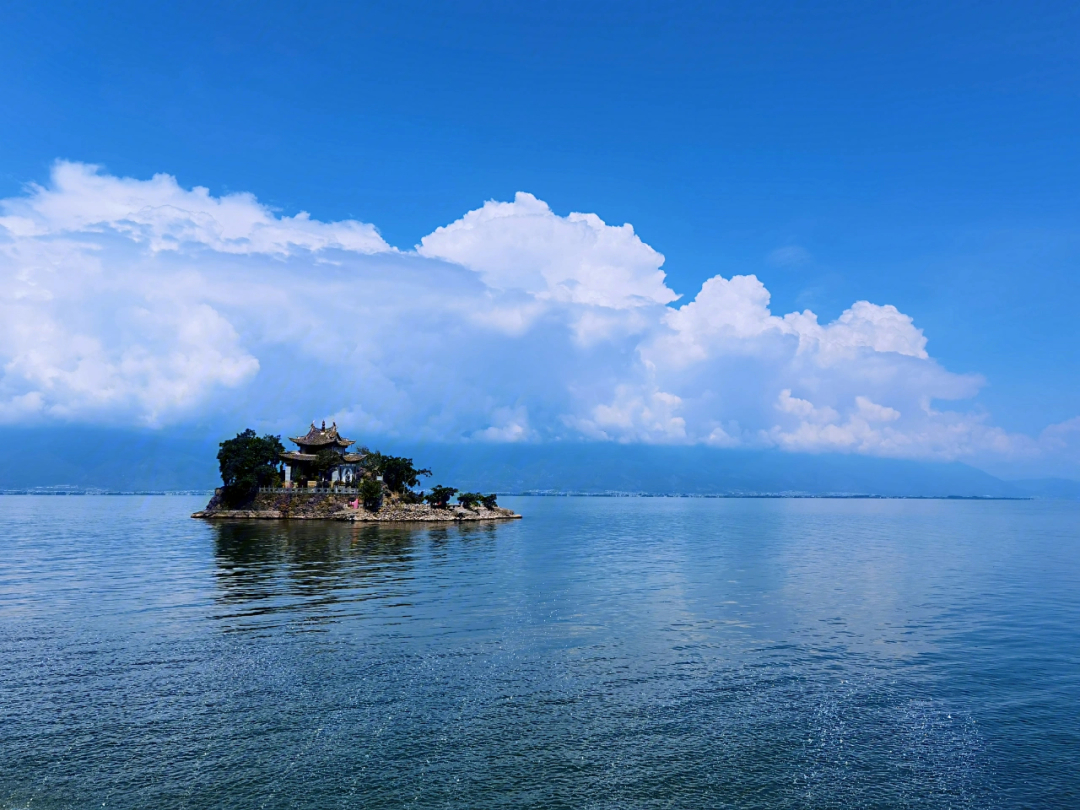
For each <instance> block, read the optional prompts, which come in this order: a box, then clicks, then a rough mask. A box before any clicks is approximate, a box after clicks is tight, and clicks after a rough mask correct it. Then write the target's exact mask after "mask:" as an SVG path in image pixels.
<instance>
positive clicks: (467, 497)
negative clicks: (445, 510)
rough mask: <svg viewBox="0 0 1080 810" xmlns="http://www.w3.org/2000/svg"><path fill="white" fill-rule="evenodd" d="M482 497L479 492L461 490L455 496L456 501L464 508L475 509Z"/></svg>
mask: <svg viewBox="0 0 1080 810" xmlns="http://www.w3.org/2000/svg"><path fill="white" fill-rule="evenodd" d="M483 497H484V496H483V495H481V494H480V493H479V492H462V493H461V494H460V495H458V496H457V502H458V503H460V504H461V505H462V506H464V507H465V508H466V509H475V508H476V505H477V504H479V503H480V501H481V499H482V498H483Z"/></svg>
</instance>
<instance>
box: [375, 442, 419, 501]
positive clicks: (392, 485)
mask: <svg viewBox="0 0 1080 810" xmlns="http://www.w3.org/2000/svg"><path fill="white" fill-rule="evenodd" d="M360 463H361V466H363V467H364V469H366V470H368V471H369V472H371V473H374V474H375V475H381V476H382V480H383V483H384V484H385V485H386V488H387V489H388V490H390V491H391V492H395V493H398V494H400V493H402V492H404V491H405V490H406V489H410V488H412V487H415V486H416V485H417V484H418V483H420V476H422V475H431V470H425V469H418V468H417V467H416V466H415V465H414V464H413V460H412V459H411V458H405V457H403V456H387V455H383V454H382V453H380V452H378V451H371V452H368V454H367V455H366V456H365V457H364V460H363V461H362V462H360Z"/></svg>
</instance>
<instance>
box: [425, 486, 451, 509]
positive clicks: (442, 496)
mask: <svg viewBox="0 0 1080 810" xmlns="http://www.w3.org/2000/svg"><path fill="white" fill-rule="evenodd" d="M456 492H457V489H456V488H455V487H444V486H435V487H432V488H431V492H429V493H428V494H427V497H426V498H425V500H426V501H427V502H428V503H430V504H431V505H432V506H434V507H435V508H436V509H445V508H446V507H447V506H448V505H449V504H450V499H451V498H452V497H454V494H455V493H456Z"/></svg>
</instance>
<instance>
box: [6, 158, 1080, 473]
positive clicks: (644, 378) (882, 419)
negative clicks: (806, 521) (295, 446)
mask: <svg viewBox="0 0 1080 810" xmlns="http://www.w3.org/2000/svg"><path fill="white" fill-rule="evenodd" d="M663 262H664V257H663V256H662V255H661V254H659V253H658V252H657V251H655V250H653V249H652V248H651V247H650V246H649V245H647V244H645V243H644V242H643V241H642V240H641V238H640V237H639V236H638V235H637V234H636V233H635V232H634V229H633V228H632V227H631V226H630V225H628V224H627V225H609V224H607V223H605V222H604V221H603V220H601V219H600V218H599V217H598V216H596V215H594V214H579V213H571V214H569V215H566V216H561V215H558V214H556V213H554V212H553V211H552V210H551V209H550V208H549V207H548V206H547V205H546V204H545V203H544V202H542V201H540V200H538V199H536V198H535V197H533V196H532V195H530V194H525V193H519V194H518V195H517V196H516V197H515V199H514V201H513V202H487V203H485V204H484V205H483V206H481V207H480V208H478V209H476V210H474V211H470V212H468V213H466V214H465V215H464V216H462V217H461V218H460V219H458V220H457V221H455V222H452V223H450V224H449V225H446V226H444V227H442V228H439V229H437V230H436V231H435V232H434V233H432V234H429V235H428V236H425V237H424V238H423V239H421V240H420V244H419V245H417V246H416V248H415V249H414V250H412V251H399V250H396V249H395V248H393V247H391V246H389V245H387V244H386V242H385V241H384V240H383V239H382V238H381V237H380V236H379V233H378V231H377V230H376V228H375V227H374V226H372V225H369V224H365V223H360V222H354V221H345V222H319V221H317V220H314V219H312V218H310V217H309V216H307V215H306V214H299V215H297V216H293V217H288V216H281V215H279V214H278V213H276V212H274V211H273V210H271V209H269V208H267V207H266V206H264V205H262V204H260V203H259V202H258V201H257V200H256V199H255V198H254V197H253V196H251V195H247V194H232V195H227V196H223V197H215V196H213V195H211V194H210V193H209V192H208V191H207V190H206V189H204V188H194V189H185V188H183V187H182V186H181V185H180V184H179V183H177V181H176V180H175V179H174V178H172V177H170V176H168V175H155V176H154V177H153V178H151V179H150V180H134V179H130V178H120V177H114V176H111V175H109V174H107V173H105V172H103V171H102V170H100V169H99V168H97V167H94V166H88V165H84V164H77V163H58V164H56V166H55V167H54V169H53V172H52V176H51V179H50V181H49V182H48V183H47V184H45V185H31V186H29V187H28V188H27V189H26V191H25V193H24V194H22V195H20V196H18V197H15V198H12V199H8V200H4V201H3V202H2V203H0V282H2V284H0V421H3V422H7V423H25V422H28V421H31V420H43V419H45V420H48V419H53V420H68V421H81V422H96V423H120V422H136V423H141V424H148V425H169V424H177V423H184V422H190V421H192V420H218V421H225V420H229V421H230V422H235V423H237V424H239V423H241V422H243V423H245V424H247V423H249V422H252V421H256V422H260V423H261V424H264V425H266V426H269V427H274V428H276V429H287V428H289V427H290V426H292V425H295V424H306V423H307V421H308V420H310V419H311V417H312V416H321V415H325V416H327V417H328V418H336V419H337V421H338V422H339V424H342V425H348V426H349V428H350V429H351V430H353V431H354V432H356V433H358V434H359V435H361V436H362V435H372V434H398V435H405V436H410V437H420V438H429V439H442V440H459V441H488V442H522V441H524V442H535V441H549V440H574V439H593V440H605V441H621V442H665V443H706V444H710V445H713V446H717V447H738V446H743V447H779V448H782V449H786V450H792V451H815V452H816V451H826V450H827V451H842V452H858V453H872V454H878V455H890V456H903V457H911V458H943V459H948V458H979V457H984V456H987V455H988V454H989V455H993V456H994V457H997V458H1006V457H1010V455H1018V454H1019V455H1023V454H1027V455H1028V456H1032V455H1033V454H1036V455H1037V454H1039V453H1053V452H1058V451H1059V450H1060V451H1061V452H1065V450H1061V448H1065V449H1066V450H1067V449H1068V448H1071V447H1073V446H1074V445H1075V437H1076V435H1080V428H1076V427H1075V425H1073V424H1072V423H1064V424H1063V425H1060V426H1057V427H1055V428H1053V429H1048V430H1047V431H1046V432H1045V434H1044V435H1043V436H1041V437H1038V438H1028V437H1024V436H1018V435H1013V434H1009V433H1006V432H1005V431H1003V430H1001V429H999V428H996V427H994V426H993V425H992V423H991V422H990V420H989V418H988V417H987V415H986V414H985V413H983V412H981V411H979V410H978V409H977V407H975V406H974V405H972V404H971V403H970V402H968V403H967V404H964V403H965V401H967V400H970V399H971V398H972V397H974V396H975V395H976V394H977V393H978V390H979V388H980V386H981V385H982V380H981V378H979V377H978V376H977V375H971V374H957V373H954V372H951V371H949V370H947V369H945V368H943V367H942V366H941V364H940V363H938V362H936V361H935V360H934V359H933V358H932V357H931V356H930V355H929V353H928V350H927V346H928V344H927V339H926V336H925V335H924V334H923V332H922V330H921V329H919V328H918V327H917V326H916V325H915V323H914V322H913V320H912V318H911V317H909V316H908V315H906V314H904V313H902V312H900V311H898V310H897V309H896V308H895V307H893V306H891V305H888V304H884V305H879V304H874V303H870V302H868V301H858V302H855V303H854V304H852V306H851V307H850V308H849V309H847V310H846V311H845V312H844V313H843V314H841V316H840V317H839V318H837V319H836V320H835V321H832V322H830V323H820V322H819V321H818V318H817V316H816V315H815V314H814V313H813V312H810V311H809V310H807V311H804V312H798V313H789V314H784V315H777V314H773V312H772V311H771V310H770V296H769V292H768V290H767V289H766V288H765V286H764V285H763V284H762V283H761V281H760V280H759V279H757V278H756V277H755V276H753V275H736V276H734V277H732V278H723V277H720V276H716V277H714V278H711V279H709V280H707V281H706V282H705V283H704V284H703V285H702V287H701V289H700V290H699V291H698V292H697V294H696V295H695V296H694V297H693V298H692V299H690V300H686V301H685V302H683V303H681V304H680V303H677V302H678V299H679V295H678V294H677V293H676V292H675V291H674V290H672V289H671V288H670V287H669V286H668V284H667V281H666V278H665V275H664V272H663V270H662V266H663ZM948 403H953V404H952V405H949V404H948ZM1055 448H1058V450H1055Z"/></svg>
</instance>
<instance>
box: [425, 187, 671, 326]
mask: <svg viewBox="0 0 1080 810" xmlns="http://www.w3.org/2000/svg"><path fill="white" fill-rule="evenodd" d="M416 252H417V253H419V254H420V255H421V256H427V257H430V258H437V259H444V260H446V261H449V262H455V263H456V264H460V265H462V266H464V267H468V268H469V269H471V270H475V271H476V272H478V273H479V274H480V275H481V277H482V278H483V279H484V282H485V283H486V284H487V285H488V286H490V287H493V288H496V289H501V290H524V291H525V292H529V293H532V294H533V295H535V296H537V297H538V298H541V299H553V300H555V301H562V302H573V303H577V304H592V305H596V306H601V307H611V308H615V309H627V308H630V307H638V306H644V305H648V304H666V303H668V302H669V301H674V300H675V299H676V298H677V297H678V296H677V295H676V294H675V293H674V292H672V291H671V290H670V289H669V288H668V287H667V285H665V283H664V272H663V271H662V270H661V269H660V266H661V265H662V264H663V263H664V257H663V256H661V255H660V254H659V253H657V252H656V251H655V250H653V249H652V248H651V247H649V246H648V245H646V244H645V243H644V242H642V241H641V239H640V238H639V237H638V235H637V234H635V233H634V228H633V226H631V225H622V226H613V225H606V224H605V223H604V221H603V220H601V219H600V217H598V216H596V214H570V215H569V216H566V217H560V216H556V215H555V214H554V213H552V211H551V209H550V208H549V207H548V205H547V203H545V202H543V201H541V200H538V199H536V197H534V196H533V195H532V194H526V193H525V192H521V191H519V192H518V193H517V195H516V196H515V198H514V201H513V202H512V203H507V202H494V201H489V202H486V203H484V206H483V207H482V208H478V209H477V210H475V211H470V212H469V213H467V214H466V215H465V216H463V217H462V218H461V219H459V220H457V221H456V222H452V223H450V224H449V225H446V226H444V227H442V228H438V229H437V230H436V231H435V232H434V233H431V234H428V235H427V236H425V237H424V238H423V239H421V240H420V244H419V245H417V246H416Z"/></svg>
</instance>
